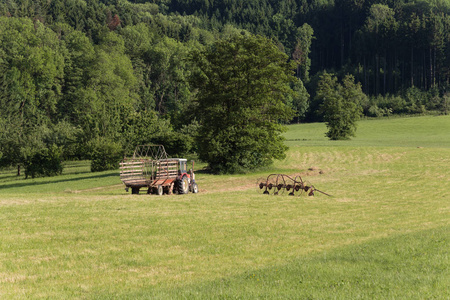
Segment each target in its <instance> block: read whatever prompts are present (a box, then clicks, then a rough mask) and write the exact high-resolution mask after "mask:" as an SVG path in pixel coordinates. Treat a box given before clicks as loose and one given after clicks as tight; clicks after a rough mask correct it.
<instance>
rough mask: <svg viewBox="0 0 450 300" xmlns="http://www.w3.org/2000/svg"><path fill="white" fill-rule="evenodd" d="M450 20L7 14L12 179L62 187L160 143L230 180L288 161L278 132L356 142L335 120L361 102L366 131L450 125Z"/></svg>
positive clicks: (180, 10) (443, 6) (380, 13)
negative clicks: (310, 131)
mask: <svg viewBox="0 0 450 300" xmlns="http://www.w3.org/2000/svg"><path fill="white" fill-rule="evenodd" d="M448 7H449V6H448V5H447V3H446V2H445V1H433V2H430V3H428V2H425V1H416V2H411V3H410V2H408V1H373V0H372V1H364V0H361V1H353V0H344V1H336V3H335V2H334V1H328V0H314V1H302V0H282V1H274V0H251V1H245V2H242V1H236V0H230V1H227V4H226V5H225V4H224V2H223V1H214V0H190V1H188V0H184V1H181V0H171V1H169V0H152V1H145V0H140V1H137V0H136V1H125V0H85V1H73V0H54V1H46V0H45V1H44V0H38V1H30V0H10V1H3V2H1V3H0V69H1V73H0V111H1V115H0V129H1V130H0V166H7V165H21V166H24V167H25V170H26V172H27V173H28V174H29V175H30V176H37V175H40V174H43V175H51V174H57V173H59V172H61V165H60V164H58V163H56V162H58V161H59V162H60V161H61V160H62V159H71V158H91V159H93V164H92V169H93V170H102V169H104V168H108V167H110V166H114V164H115V161H117V159H118V158H119V157H121V156H123V155H124V154H126V153H130V151H132V149H133V148H134V146H135V145H138V144H143V143H162V144H164V145H165V146H166V149H167V151H168V152H169V153H171V154H172V155H183V154H184V153H186V152H193V151H195V152H197V153H198V154H199V155H200V157H201V158H202V159H204V160H205V161H207V162H209V164H210V167H211V168H212V169H213V170H214V171H216V172H230V171H237V170H239V169H246V168H252V167H257V166H260V165H264V164H266V163H267V162H270V161H271V159H273V158H280V157H282V156H283V153H284V150H285V148H284V147H283V146H282V139H281V138H280V132H281V131H282V127H281V126H280V125H279V124H280V123H286V122H289V121H292V120H297V121H298V120H311V121H321V120H324V121H327V124H329V125H330V128H332V126H334V125H333V124H338V125H339V124H340V125H339V126H341V125H342V126H344V127H345V128H348V129H346V130H344V131H341V132H340V133H341V134H344V136H345V137H346V136H349V135H351V134H352V133H354V129H355V127H354V123H351V122H350V123H348V122H347V123H345V122H344V123H345V125H343V124H344V123H339V122H337V123H336V122H332V121H331V120H332V119H333V109H332V108H335V109H336V108H343V107H345V108H346V109H347V108H348V107H353V104H351V103H357V108H355V109H354V110H353V109H352V111H353V112H354V113H351V114H349V116H352V117H354V118H356V117H355V116H356V115H358V114H359V112H360V111H361V110H362V111H363V112H364V113H365V114H366V115H370V116H381V115H388V114H391V113H422V112H424V111H426V110H441V111H444V112H445V111H448V108H449V106H450V105H449V103H450V102H449V98H450V97H448V96H447V94H446V88H447V81H448V77H449V75H448V70H447V68H448V65H449V64H448V61H447V60H448V55H447V52H448V51H449V47H450V46H449V45H450V43H449V40H450V38H449V30H448V28H447V27H448V24H449V21H448V20H449V19H448V11H447V8H448ZM408 30H409V31H408ZM253 34H259V35H258V36H254V35H253ZM263 36H265V37H264V38H263ZM419 37H420V39H419ZM418 41H419V42H418ZM218 53H220V55H217V54H218ZM231 53H234V55H233V56H232V55H231ZM269 58H271V59H269ZM258 69H259V71H257V70H258ZM325 69H328V71H329V73H326V72H325V73H324V72H323V70H325ZM270 74H273V76H271V75H270ZM331 74H336V76H334V75H331ZM346 74H352V75H351V76H350V77H349V76H346ZM338 79H341V83H339V80H338ZM355 81H356V82H361V84H357V83H355ZM325 82H329V84H328V86H331V87H332V88H329V89H328V90H324V87H325V86H327V84H326V83H325ZM349 90H353V91H354V92H355V94H354V95H353V94H352V95H350V94H349V93H348V91H349ZM363 91H364V92H365V93H366V94H368V95H370V96H369V97H364V96H362V95H363V94H362V92H363ZM361 94H362V95H361ZM310 95H311V97H310ZM330 95H331V96H330ZM355 95H357V96H355ZM327 99H328V100H327ZM329 99H334V102H333V101H331V100H329ZM346 99H353V100H352V102H351V103H346V101H347V100H346ZM330 101H331V102H330ZM355 105H356V104H355ZM337 111H338V112H339V110H337ZM335 113H336V110H334V114H335ZM224 115H225V116H226V117H223V116H224ZM259 116H262V117H263V119H260V118H258V117H259ZM341 119H342V118H341ZM341 121H342V120H341ZM338 133H339V131H338ZM328 136H329V137H330V138H339V137H338V136H335V135H334V134H332V133H330V132H329V133H328ZM247 138H248V139H247ZM255 140H261V141H264V142H266V143H267V141H269V140H270V141H273V144H271V143H267V144H266V145H264V147H263V146H261V145H260V144H258V143H257V142H255ZM249 149H253V150H249ZM266 150H268V151H267V152H265V151H266ZM108 157H109V158H111V161H109V160H105V158H108ZM42 165H45V166H46V167H45V168H42ZM19 170H20V169H19Z"/></svg>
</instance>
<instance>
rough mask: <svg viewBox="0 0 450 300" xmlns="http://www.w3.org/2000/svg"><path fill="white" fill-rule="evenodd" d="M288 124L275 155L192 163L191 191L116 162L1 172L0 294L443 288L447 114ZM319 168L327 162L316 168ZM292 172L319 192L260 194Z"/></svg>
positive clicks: (168, 295)
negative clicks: (30, 173)
mask: <svg viewBox="0 0 450 300" xmlns="http://www.w3.org/2000/svg"><path fill="white" fill-rule="evenodd" d="M325 131H326V128H325V125H324V124H318V123H317V124H299V125H291V126H289V129H288V132H286V138H287V139H288V140H287V142H286V143H287V145H289V146H290V150H289V151H288V153H287V157H286V159H285V160H283V161H277V162H275V164H274V165H273V166H272V167H270V168H268V169H266V170H260V171H258V172H255V173H251V174H243V175H220V176H214V175H210V174H207V173H206V172H198V173H197V175H196V176H197V182H198V184H199V189H200V192H199V193H198V194H195V195H194V194H188V195H172V196H168V195H164V196H161V197H159V196H156V195H151V196H149V195H145V194H140V195H131V194H130V193H128V194H127V193H125V191H124V189H123V185H122V184H121V182H120V180H119V176H118V171H108V172H101V173H90V172H89V165H88V163H87V162H67V163H66V168H65V171H64V174H63V175H62V176H58V177H51V178H36V179H28V180H25V179H23V178H17V176H15V174H14V170H2V171H1V172H0V227H1V231H0V298H2V299H23V298H32V299H39V298H50V299H61V298H62V299H64V298H71V299H73V298H75V299H111V298H118V299H135V298H151V299H180V298H181V299H234V298H238V299H255V298H256V299H286V298H287V299H358V298H359V299H386V298H388V299H448V298H450V290H449V286H450V284H449V283H450V260H449V254H450V253H449V252H450V250H449V249H450V234H449V232H450V116H440V117H429V116H426V117H415V118H396V119H381V120H364V121H360V122H359V126H358V130H357V132H356V135H357V136H356V137H355V138H353V139H352V140H349V141H328V140H327V139H326V137H325V136H324V133H325ZM319 171H322V172H319ZM270 173H285V174H291V175H292V174H297V175H298V174H299V175H301V176H302V177H303V178H304V179H305V180H307V181H309V182H311V183H312V184H314V185H315V186H316V187H317V188H318V189H320V190H323V191H325V192H327V193H330V194H332V195H333V197H327V196H325V195H322V194H320V193H317V194H316V196H314V197H308V196H306V195H305V194H303V195H301V196H294V197H292V196H288V195H287V194H284V195H279V196H272V195H270V196H267V195H262V193H260V192H259V191H257V189H256V181H257V179H258V178H261V177H264V176H267V175H268V174H270Z"/></svg>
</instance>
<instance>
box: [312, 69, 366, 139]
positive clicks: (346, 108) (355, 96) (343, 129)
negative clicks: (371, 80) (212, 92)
mask: <svg viewBox="0 0 450 300" xmlns="http://www.w3.org/2000/svg"><path fill="white" fill-rule="evenodd" d="M316 97H317V98H318V99H317V100H319V101H321V102H322V106H321V108H322V111H323V113H324V120H325V122H326V125H327V128H328V132H327V133H326V136H327V137H328V138H330V140H345V139H349V138H350V137H351V136H355V132H356V127H357V125H356V122H357V121H358V120H359V118H360V116H361V114H362V106H361V102H362V101H363V100H364V98H365V97H366V95H365V94H364V93H363V92H362V89H361V84H360V83H355V79H354V77H353V76H352V75H346V76H345V77H344V79H343V80H342V84H340V83H338V81H337V78H336V76H334V75H333V74H329V73H326V72H325V73H324V74H323V75H322V76H321V78H320V82H319V85H318V89H317V95H316Z"/></svg>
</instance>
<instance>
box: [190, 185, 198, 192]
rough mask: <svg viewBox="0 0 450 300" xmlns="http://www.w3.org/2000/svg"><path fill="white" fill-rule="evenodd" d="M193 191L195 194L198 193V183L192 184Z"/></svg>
mask: <svg viewBox="0 0 450 300" xmlns="http://www.w3.org/2000/svg"><path fill="white" fill-rule="evenodd" d="M191 192H193V193H194V194H197V193H198V185H197V184H196V183H195V182H194V183H193V184H192V185H191Z"/></svg>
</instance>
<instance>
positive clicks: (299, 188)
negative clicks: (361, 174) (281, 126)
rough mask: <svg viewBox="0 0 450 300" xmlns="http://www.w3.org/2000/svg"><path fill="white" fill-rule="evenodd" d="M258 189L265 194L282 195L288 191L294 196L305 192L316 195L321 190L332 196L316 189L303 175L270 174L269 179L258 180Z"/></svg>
mask: <svg viewBox="0 0 450 300" xmlns="http://www.w3.org/2000/svg"><path fill="white" fill-rule="evenodd" d="M257 190H258V191H259V192H262V193H263V194H265V195H281V194H284V193H285V192H287V193H288V195H290V196H294V195H296V194H298V195H301V194H302V193H303V192H305V193H307V194H308V196H314V193H315V192H319V193H322V194H324V195H327V196H330V197H331V195H329V194H327V193H325V192H322V191H320V190H318V189H316V188H315V187H314V186H313V185H312V184H310V183H309V182H305V181H303V179H302V177H301V176H295V177H294V178H292V177H291V176H289V175H286V174H270V175H269V176H267V179H260V180H258V182H257Z"/></svg>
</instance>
